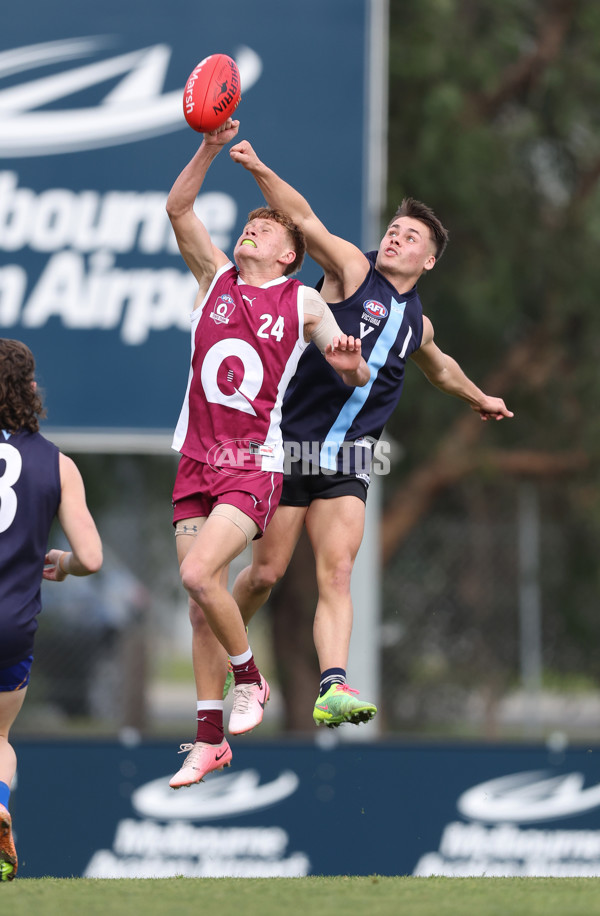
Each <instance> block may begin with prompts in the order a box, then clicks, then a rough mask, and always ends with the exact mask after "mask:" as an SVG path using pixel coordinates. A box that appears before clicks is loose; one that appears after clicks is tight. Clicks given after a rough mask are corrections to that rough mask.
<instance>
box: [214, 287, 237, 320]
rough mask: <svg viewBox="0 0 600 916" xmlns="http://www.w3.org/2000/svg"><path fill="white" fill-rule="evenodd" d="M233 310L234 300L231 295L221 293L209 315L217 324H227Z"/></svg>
mask: <svg viewBox="0 0 600 916" xmlns="http://www.w3.org/2000/svg"><path fill="white" fill-rule="evenodd" d="M234 310H235V302H234V301H233V299H232V298H231V296H227V295H225V294H224V295H222V296H219V298H218V299H217V304H216V305H215V309H214V311H213V312H211V313H210V317H211V318H212V320H213V321H215V322H216V323H217V324H229V319H230V318H231V316H232V315H233V312H234Z"/></svg>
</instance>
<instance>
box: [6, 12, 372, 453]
mask: <svg viewBox="0 0 600 916" xmlns="http://www.w3.org/2000/svg"><path fill="white" fill-rule="evenodd" d="M378 2H379V0H304V2H303V3H302V4H297V5H291V6H289V5H282V4H281V3H280V2H279V0H256V2H255V3H253V4H248V3H244V2H242V0H230V2H229V3H228V4H227V8H226V11H225V10H224V7H223V5H222V4H220V3H217V2H207V0H205V2H202V3H195V4H191V5H190V4H189V3H183V2H181V0H172V2H170V3H168V4H165V3H162V2H160V0H143V2H142V0H129V2H127V3H125V4H124V3H122V2H120V0H105V2H104V3H101V4H95V5H93V6H90V5H89V4H82V3H80V2H78V0H60V2H59V3H57V4H48V3H45V2H43V0H30V2H29V3H27V4H21V5H19V4H13V5H12V6H10V8H7V9H6V10H5V11H4V12H3V16H2V31H1V34H0V121H1V123H2V130H1V131H0V331H1V333H2V334H3V335H4V336H9V337H16V338H19V339H21V340H24V341H25V342H26V343H27V344H28V345H29V346H30V347H31V348H32V350H33V351H34V353H35V355H36V358H37V363H38V377H39V381H40V383H41V385H42V386H43V388H44V389H45V391H46V398H47V402H48V407H49V418H48V424H47V427H46V431H47V432H52V431H53V430H73V429H77V430H88V431H89V432H90V433H91V432H94V431H96V432H101V431H106V430H112V431H120V432H122V433H123V434H124V435H127V434H131V433H133V432H136V431H137V432H140V431H146V430H153V431H157V430H158V431H170V430H172V428H173V426H174V424H175V422H176V420H177V416H178V414H179V409H180V406H181V401H182V399H183V394H184V391H185V385H186V381H187V372H188V364H189V339H188V336H189V313H190V311H191V310H192V307H193V302H194V297H195V288H196V284H195V281H194V279H193V278H192V277H191V275H190V274H189V272H188V271H187V269H186V267H185V265H184V264H183V261H182V259H181V257H180V255H179V252H178V250H177V247H176V245H175V242H174V238H173V234H172V231H171V228H170V225H169V221H168V219H167V217H166V213H165V201H166V196H167V193H168V191H169V188H170V186H171V184H172V182H173V181H174V179H175V178H176V176H177V174H178V173H179V171H180V170H181V169H182V168H183V166H184V165H185V164H186V162H187V161H188V160H189V159H190V158H191V156H192V154H193V152H194V151H195V149H196V148H197V146H198V145H199V142H200V140H201V135H199V134H196V133H195V132H194V131H192V130H191V128H189V127H188V126H187V124H186V122H185V120H184V117H183V105H182V100H183V88H184V85H185V83H186V80H187V77H188V76H189V74H190V72H191V71H192V69H193V68H194V67H195V66H196V64H197V63H198V62H199V61H200V60H201V59H202V58H203V57H205V56H207V55H208V54H211V53H215V52H222V53H225V54H229V55H230V56H232V57H234V58H235V60H236V61H237V63H238V65H239V69H240V74H241V84H242V101H241V103H240V106H239V108H238V110H237V112H236V116H237V117H239V119H240V121H241V131H240V134H239V138H240V139H242V138H246V139H248V140H250V141H251V142H252V143H253V144H254V146H255V148H256V149H257V152H259V154H260V155H261V156H262V157H263V158H264V159H265V160H266V161H268V162H269V164H271V165H272V166H273V167H274V168H275V169H276V170H277V171H279V172H280V173H281V174H282V175H283V176H284V177H286V178H288V179H289V180H290V181H292V183H294V184H295V185H296V186H297V187H299V189H301V190H302V192H303V193H304V194H305V195H306V196H307V197H308V199H309V200H310V201H311V203H312V204H313V206H314V207H315V209H316V210H317V212H318V213H319V215H320V216H321V217H322V218H323V220H324V221H325V222H326V223H327V224H328V225H329V227H330V228H331V229H332V231H334V232H338V233H342V232H343V234H344V235H345V236H347V237H349V238H351V239H353V240H354V241H356V243H357V244H361V242H362V225H363V222H362V220H363V200H364V199H365V192H366V184H365V182H366V180H367V179H366V155H367V153H366V145H365V141H364V136H365V132H366V117H367V115H366V110H367V108H368V106H367V105H366V104H365V102H366V95H367V93H368V92H369V80H368V74H369V72H370V66H371V61H370V60H369V59H368V53H367V50H368V47H369V41H370V19H371V10H372V7H373V5H376V4H377V3H378ZM372 63H373V65H374V66H376V67H382V66H384V64H385V62H383V61H381V60H379V61H373V62H372ZM382 116H383V115H382ZM260 204H262V197H261V195H260V193H259V191H258V188H257V187H256V185H255V183H254V181H253V179H252V178H251V176H250V175H249V174H248V173H247V172H245V171H244V169H243V168H241V167H240V166H237V165H235V164H234V163H233V162H232V161H231V160H230V159H229V157H228V155H227V153H226V152H225V153H223V154H221V156H220V157H219V158H218V159H217V160H216V162H215V163H214V165H213V166H212V167H211V170H210V172H209V175H208V176H207V180H206V182H205V185H204V187H203V189H202V192H201V194H200V196H199V199H198V210H199V213H200V215H201V217H202V219H203V220H204V222H205V224H206V225H207V227H208V229H209V231H210V232H211V235H212V238H213V241H214V242H215V244H217V245H218V246H219V247H221V248H222V249H223V250H225V251H227V252H228V253H231V250H232V243H233V242H234V241H235V239H236V238H237V236H238V235H239V233H240V232H241V229H242V227H243V224H244V222H245V219H246V216H247V213H248V212H249V211H250V210H251V209H252V208H253V207H255V206H258V205H260ZM318 276H319V273H318V271H317V268H316V266H315V265H314V264H312V265H311V264H309V265H308V267H307V269H306V271H304V272H303V274H302V279H304V280H305V282H309V283H310V282H312V283H314V282H315V281H316V279H317V278H318ZM99 442H102V439H101V438H100V439H99Z"/></svg>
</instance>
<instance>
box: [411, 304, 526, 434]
mask: <svg viewBox="0 0 600 916" xmlns="http://www.w3.org/2000/svg"><path fill="white" fill-rule="evenodd" d="M411 358H412V360H413V361H414V362H415V363H416V364H417V366H418V367H419V369H421V371H422V372H423V373H424V374H425V375H426V376H427V378H428V379H429V381H430V382H431V384H432V385H435V387H436V388H439V389H440V391H445V392H446V394H451V395H453V396H454V397H455V398H461V399H462V400H463V401H466V402H467V404H469V406H470V407H471V409H472V410H475V411H476V412H477V413H478V414H479V415H480V417H481V419H482V420H502V419H503V418H504V417H513V416H514V414H513V412H512V411H511V410H508V408H507V407H506V404H505V403H504V401H503V400H502V398H494V397H490V396H489V395H487V394H484V392H483V391H482V390H481V389H480V388H478V387H477V385H475V384H474V382H472V381H471V380H470V379H469V378H467V376H466V375H465V373H464V372H463V370H462V369H461V368H460V366H459V365H458V363H457V362H456V360H455V359H453V358H452V357H451V356H448V354H447V353H444V352H443V351H442V350H440V348H439V347H438V346H437V344H435V343H434V340H433V325H432V324H431V321H430V320H429V319H428V318H423V343H422V344H421V346H420V348H419V349H418V350H416V351H415V352H414V353H413V354H412V357H411Z"/></svg>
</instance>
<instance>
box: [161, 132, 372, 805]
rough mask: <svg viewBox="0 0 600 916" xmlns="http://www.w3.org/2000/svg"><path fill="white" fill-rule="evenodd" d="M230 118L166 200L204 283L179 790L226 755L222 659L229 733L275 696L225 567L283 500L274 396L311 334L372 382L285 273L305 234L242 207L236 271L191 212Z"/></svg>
mask: <svg viewBox="0 0 600 916" xmlns="http://www.w3.org/2000/svg"><path fill="white" fill-rule="evenodd" d="M238 126H239V124H238V122H237V121H232V120H231V119H229V120H228V121H227V122H226V123H225V124H224V125H223V126H222V128H219V129H218V130H217V131H215V132H213V133H208V134H205V135H204V140H203V142H202V144H201V146H200V148H199V149H198V151H197V152H196V154H195V155H194V157H193V158H192V160H191V161H190V162H189V163H188V165H187V166H186V167H185V168H184V170H183V171H182V172H181V174H180V175H179V177H178V178H177V179H176V181H175V183H174V185H173V187H172V189H171V192H170V194H169V197H168V200H167V212H168V215H169V218H170V220H171V223H172V226H173V229H174V232H175V236H176V238H177V243H178V245H179V249H180V251H181V254H182V256H183V258H184V260H185V262H186V264H187V265H188V267H189V269H190V270H191V272H192V273H193V275H194V277H195V278H196V280H197V282H198V295H197V298H196V306H195V309H194V312H193V313H192V316H191V321H192V357H191V367H190V373H189V380H188V387H187V391H186V395H185V400H184V404H183V408H182V411H181V414H180V418H179V422H178V425H177V428H176V431H175V436H174V440H173V448H174V449H176V450H177V451H179V452H180V453H181V459H180V462H179V466H178V470H177V476H176V480H175V487H174V490H173V506H174V512H173V522H174V525H175V535H176V544H177V555H178V559H179V564H180V572H181V579H182V582H183V585H184V587H185V589H186V591H187V592H188V595H189V598H190V617H191V620H192V627H193V629H192V633H193V638H192V658H193V665H194V676H195V681H196V691H197V731H196V739H195V741H194V742H193V743H190V744H183V745H181V748H180V752H184V753H185V752H187V757H186V758H185V760H184V763H183V766H182V767H181V769H180V770H179V772H178V773H176V774H175V775H174V776H173V778H172V779H171V781H170V785H171V787H172V788H174V789H178V788H180V787H181V786H189V785H192V784H193V783H197V782H200V781H201V780H202V778H203V776H204V775H205V774H206V773H208V772H211V771H213V770H220V769H222V768H223V767H224V766H229V763H230V761H231V756H232V755H231V748H230V747H229V743H228V742H227V740H226V739H225V735H224V728H223V685H224V682H225V677H226V673H227V655H229V657H230V659H231V663H232V667H233V675H234V681H235V687H234V690H233V708H232V710H231V715H230V718H229V725H228V728H229V732H230V734H232V735H239V734H243V733H245V732H248V731H250V730H251V729H253V728H255V727H256V726H257V725H258V724H259V723H260V722H261V721H262V718H263V713H264V708H265V705H266V703H267V700H268V699H269V685H268V684H267V682H266V681H265V679H264V677H262V676H261V674H260V672H259V670H258V668H257V666H256V664H255V661H254V658H253V655H252V650H251V649H250V646H249V644H248V638H247V634H246V629H245V627H244V623H243V621H242V617H241V614H240V611H239V608H238V606H237V604H236V602H235V601H234V599H233V597H232V596H231V594H230V593H229V592H228V591H227V586H226V574H227V568H228V565H229V563H230V562H231V560H233V559H234V558H235V557H236V556H238V554H240V553H241V552H242V551H243V550H244V549H245V547H246V545H247V544H248V543H249V542H250V541H251V540H252V539H253V538H255V537H260V536H261V535H262V533H263V532H264V530H265V528H266V526H267V524H268V523H269V521H270V519H271V518H272V516H273V513H274V511H275V508H276V507H277V503H278V502H279V495H280V492H281V479H282V476H283V445H282V440H281V431H280V429H279V421H280V416H281V403H282V401H283V396H284V393H285V390H286V388H287V385H288V383H289V381H290V379H291V378H292V376H293V374H294V371H295V369H296V365H297V363H298V360H299V358H300V356H301V354H302V352H303V351H304V350H305V348H306V347H307V345H308V343H309V342H310V341H311V340H312V341H314V343H315V344H316V349H317V353H318V354H319V357H318V358H319V359H321V358H322V356H321V354H323V355H324V356H325V359H326V360H327V362H328V363H329V365H330V366H331V367H332V369H333V370H335V373H337V374H336V378H337V377H340V380H341V383H342V385H343V386H344V388H346V386H348V385H351V386H354V385H365V384H366V383H367V381H368V379H369V370H368V368H367V366H366V363H365V361H364V359H362V356H361V345H360V340H358V339H355V338H354V337H346V335H344V334H342V332H341V331H340V329H339V327H338V324H337V322H336V321H335V320H334V318H333V316H332V314H331V312H330V310H329V308H328V307H327V305H326V304H325V302H324V301H323V300H322V299H321V297H320V296H319V294H318V293H317V292H315V290H311V289H309V288H307V287H305V286H303V284H301V283H300V282H299V281H298V280H294V279H291V277H290V274H291V273H293V272H294V271H295V270H297V269H298V268H299V267H300V265H301V263H302V258H303V256H304V251H305V242H304V237H303V235H302V232H300V231H299V230H298V228H297V227H296V226H295V224H294V223H293V222H292V221H291V220H290V219H289V218H288V217H287V216H285V215H284V214H283V213H280V212H279V211H276V210H272V209H268V208H264V207H263V208H260V209H259V210H255V211H253V212H252V213H250V215H249V217H248V221H247V223H246V225H245V227H244V230H243V232H242V234H241V236H240V238H239V239H238V241H237V243H236V245H235V248H234V258H235V261H236V264H237V266H236V265H234V264H233V263H232V262H231V261H230V260H229V258H228V257H227V255H226V254H225V253H224V252H223V251H221V250H220V249H218V248H216V247H215V246H214V245H213V244H212V242H211V239H210V237H209V234H208V232H207V230H206V227H205V226H204V225H203V223H202V222H201V221H200V219H199V218H198V216H197V215H196V213H195V212H194V202H195V200H196V197H197V195H198V192H199V191H200V188H201V187H202V184H203V182H204V178H205V176H206V173H207V170H208V168H209V166H210V164H211V163H212V161H213V160H214V158H215V157H216V156H217V155H218V153H219V152H220V151H221V149H222V148H223V146H224V145H225V144H226V143H228V142H229V141H231V140H232V139H233V138H234V137H235V136H236V134H237V132H238ZM319 351H320V352H319ZM323 362H325V360H323ZM335 373H334V374H335ZM348 391H350V389H348ZM232 456H233V457H232Z"/></svg>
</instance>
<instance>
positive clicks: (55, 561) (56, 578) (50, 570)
mask: <svg viewBox="0 0 600 916" xmlns="http://www.w3.org/2000/svg"><path fill="white" fill-rule="evenodd" d="M63 553H65V551H64V550H57V549H56V548H53V549H52V550H49V551H48V553H47V554H46V559H45V560H44V571H43V573H42V575H43V577H44V579H49V580H50V582H62V581H63V579H66V578H67V573H66V572H65V571H64V570H63V569H61V568H60V566H59V563H60V558H61V557H62V555H63Z"/></svg>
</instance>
